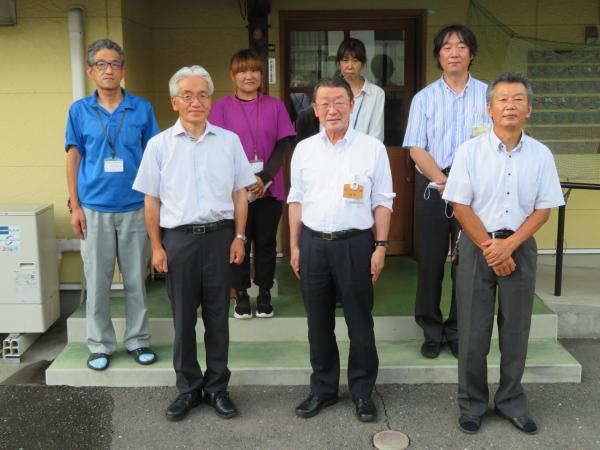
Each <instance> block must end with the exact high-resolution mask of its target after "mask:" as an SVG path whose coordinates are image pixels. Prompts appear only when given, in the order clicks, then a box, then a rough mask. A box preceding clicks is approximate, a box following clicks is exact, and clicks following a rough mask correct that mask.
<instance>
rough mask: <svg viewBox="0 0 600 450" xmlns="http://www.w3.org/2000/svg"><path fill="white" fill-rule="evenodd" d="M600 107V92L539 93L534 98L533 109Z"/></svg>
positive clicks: (569, 109) (571, 109)
mask: <svg viewBox="0 0 600 450" xmlns="http://www.w3.org/2000/svg"><path fill="white" fill-rule="evenodd" d="M599 109H600V94H596V95H591V94H579V95H573V94H556V93H552V94H550V93H548V94H539V95H535V96H534V98H533V110H534V111H543V110H559V111H562V110H565V111H590V110H592V111H593V110H599Z"/></svg>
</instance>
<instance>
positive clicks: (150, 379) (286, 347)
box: [46, 339, 581, 387]
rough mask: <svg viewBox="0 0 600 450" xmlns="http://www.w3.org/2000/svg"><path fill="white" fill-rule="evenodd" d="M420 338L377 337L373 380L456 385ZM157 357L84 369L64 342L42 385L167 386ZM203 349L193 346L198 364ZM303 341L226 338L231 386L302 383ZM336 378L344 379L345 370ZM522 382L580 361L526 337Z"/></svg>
mask: <svg viewBox="0 0 600 450" xmlns="http://www.w3.org/2000/svg"><path fill="white" fill-rule="evenodd" d="M420 347H421V341H401V342H391V341H378V343H377V349H378V354H379V360H380V368H379V377H378V382H379V383H403V384H421V383H456V382H457V360H456V359H455V358H454V357H452V355H451V354H450V352H449V350H448V349H447V348H444V349H443V350H442V353H441V355H440V356H439V357H438V358H436V359H426V358H423V357H422V356H421V354H420ZM153 348H154V350H155V351H156V352H157V354H158V355H159V360H158V361H157V362H156V363H155V364H153V365H151V366H140V365H138V364H136V363H135V362H134V361H133V359H132V358H131V357H130V356H129V355H127V354H126V352H125V351H124V350H123V349H119V351H118V352H117V353H116V354H115V355H114V356H113V357H112V359H111V364H110V367H109V368H108V369H107V370H105V371H102V372H97V371H93V370H90V369H88V368H87V367H86V366H85V362H86V360H87V357H88V349H87V346H86V345H85V344H83V343H70V344H68V345H67V346H66V347H65V349H64V351H63V352H62V353H61V354H60V355H59V357H58V358H57V359H56V360H55V361H54V362H53V363H52V365H51V366H50V367H49V368H48V370H47V371H46V384H48V385H70V386H123V387H125V386H173V385H174V384H175V373H174V372H173V368H172V364H171V359H172V357H171V355H172V346H171V344H170V343H154V344H153ZM339 348H340V360H341V361H343V362H344V365H345V362H346V361H347V360H348V343H347V342H339ZM203 352H204V349H203V348H202V346H199V347H198V355H199V361H201V363H200V366H201V367H203V368H204V367H205V364H204V362H203V361H204V353H203ZM499 356H500V355H499V350H498V342H497V341H493V342H492V346H491V350H490V355H489V356H488V373H489V375H488V376H489V381H490V382H496V381H497V380H498V379H499V366H498V364H499ZM309 361H310V360H309V352H308V345H307V343H305V342H231V343H230V347H229V368H230V370H231V372H232V376H231V383H230V384H232V385H306V384H308V381H309V375H310V373H311V369H310V363H309ZM342 372H343V373H342V375H341V378H340V381H341V382H342V383H346V381H347V378H346V373H345V370H343V371H342ZM523 381H524V382H526V383H559V382H568V383H579V382H581V365H580V364H579V363H578V362H577V361H576V360H575V358H573V357H572V356H571V355H570V354H569V352H567V351H566V350H565V349H564V348H563V347H562V345H561V344H560V343H559V342H558V341H556V340H554V339H532V340H531V341H530V343H529V354H528V357H527V363H526V368H525V374H524V377H523Z"/></svg>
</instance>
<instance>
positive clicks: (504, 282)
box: [456, 234, 537, 417]
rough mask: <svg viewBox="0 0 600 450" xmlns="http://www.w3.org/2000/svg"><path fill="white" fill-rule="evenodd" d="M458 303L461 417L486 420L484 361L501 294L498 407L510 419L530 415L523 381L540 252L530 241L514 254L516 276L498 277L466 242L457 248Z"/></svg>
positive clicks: (513, 274) (471, 243) (485, 371)
mask: <svg viewBox="0 0 600 450" xmlns="http://www.w3.org/2000/svg"><path fill="white" fill-rule="evenodd" d="M458 252H459V253H458V264H457V266H456V294H457V295H456V298H457V305H458V336H459V356H458V404H459V406H460V409H461V412H463V413H465V414H469V415H474V416H481V415H483V414H484V413H485V412H486V410H487V406H488V400H489V391H488V383H487V361H486V357H487V354H488V353H489V350H490V340H491V337H492V327H493V324H494V305H495V303H496V290H498V301H499V303H498V333H499V340H500V352H501V354H502V356H501V360H500V385H499V387H498V391H497V392H496V396H495V398H494V403H495V405H496V407H497V408H498V409H499V410H500V411H502V412H503V413H504V414H506V415H507V416H509V417H516V416H523V415H526V413H527V398H526V397H525V393H524V392H523V386H522V385H521V378H522V377H523V371H524V370H525V358H526V356H527V343H528V340H529V328H530V324H531V311H532V307H533V295H534V288H535V271H536V262H537V247H536V244H535V240H534V239H533V238H530V239H529V240H527V241H526V242H524V243H523V244H522V245H521V246H520V247H519V248H518V249H517V250H516V251H515V252H514V253H513V255H512V256H513V259H514V261H515V263H516V265H517V269H516V270H515V272H513V273H512V274H510V275H509V276H507V277H498V276H497V275H496V274H495V273H494V271H493V270H492V269H491V268H489V267H488V265H487V264H486V262H485V258H484V257H483V253H482V252H481V250H480V249H479V248H478V247H477V246H476V245H475V244H473V242H472V241H471V240H470V239H469V238H468V237H467V236H466V235H464V234H463V235H462V236H461V238H460V242H459V244H458Z"/></svg>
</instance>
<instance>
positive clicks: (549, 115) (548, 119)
mask: <svg viewBox="0 0 600 450" xmlns="http://www.w3.org/2000/svg"><path fill="white" fill-rule="evenodd" d="M598 123H600V111H534V112H533V114H532V115H531V118H530V119H529V124H530V125H545V124H554V125H569V124H577V125H587V124H591V125H596V124H598Z"/></svg>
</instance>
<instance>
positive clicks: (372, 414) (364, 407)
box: [354, 398, 377, 422]
mask: <svg viewBox="0 0 600 450" xmlns="http://www.w3.org/2000/svg"><path fill="white" fill-rule="evenodd" d="M354 404H355V405H356V417H358V420H360V421H361V422H373V421H374V420H376V419H377V408H376V407H375V403H373V400H372V399H371V398H368V399H366V400H365V399H363V398H359V399H358V400H356V401H355V402H354Z"/></svg>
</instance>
